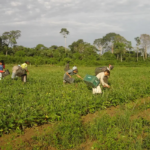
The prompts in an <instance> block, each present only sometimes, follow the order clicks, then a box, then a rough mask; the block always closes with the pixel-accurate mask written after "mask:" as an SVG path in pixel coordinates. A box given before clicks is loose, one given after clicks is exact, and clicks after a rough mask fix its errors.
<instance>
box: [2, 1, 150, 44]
mask: <svg viewBox="0 0 150 150" xmlns="http://www.w3.org/2000/svg"><path fill="white" fill-rule="evenodd" d="M61 28H67V29H68V31H69V32H70V34H69V35H68V36H67V45H70V44H71V43H72V42H74V41H77V40H78V39H83V40H84V41H85V42H89V43H91V44H93V41H94V40H95V39H97V38H101V37H103V36H104V35H106V34H107V33H110V32H115V33H118V34H120V35H122V36H124V37H125V38H126V39H127V40H129V41H132V43H133V46H134V45H135V42H134V38H135V37H137V36H140V35H141V34H144V33H146V34H150V1H149V0H0V35H2V34H3V33H4V32H5V31H11V30H20V31H21V37H20V38H19V39H18V40H17V43H18V45H23V46H26V47H35V46H36V45H37V44H44V45H45V46H47V47H50V46H51V45H58V46H61V45H62V46H64V39H63V36H62V35H61V34H60V33H59V32H60V30H61Z"/></svg>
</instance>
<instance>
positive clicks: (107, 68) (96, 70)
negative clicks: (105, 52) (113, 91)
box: [95, 65, 114, 84]
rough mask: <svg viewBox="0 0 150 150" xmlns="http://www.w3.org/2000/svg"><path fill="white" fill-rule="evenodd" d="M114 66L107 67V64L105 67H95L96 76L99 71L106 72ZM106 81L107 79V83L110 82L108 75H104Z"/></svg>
mask: <svg viewBox="0 0 150 150" xmlns="http://www.w3.org/2000/svg"><path fill="white" fill-rule="evenodd" d="M113 68H114V66H112V65H109V67H107V66H104V67H97V68H96V69H95V76H96V75H98V74H99V73H101V72H104V71H106V70H109V71H110V70H112V69H113ZM104 81H105V83H107V84H108V76H104Z"/></svg>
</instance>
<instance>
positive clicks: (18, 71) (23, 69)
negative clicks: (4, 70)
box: [11, 61, 29, 82]
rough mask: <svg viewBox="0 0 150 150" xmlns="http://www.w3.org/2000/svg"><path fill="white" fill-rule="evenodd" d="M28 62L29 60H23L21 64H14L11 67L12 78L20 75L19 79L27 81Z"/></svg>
mask: <svg viewBox="0 0 150 150" xmlns="http://www.w3.org/2000/svg"><path fill="white" fill-rule="evenodd" d="M28 64H29V61H25V63H23V64H22V65H21V66H14V67H13V68H12V76H11V78H12V79H15V78H16V77H17V76H19V77H21V80H22V81H23V82H27V73H28V74H29V71H28V69H27V66H28Z"/></svg>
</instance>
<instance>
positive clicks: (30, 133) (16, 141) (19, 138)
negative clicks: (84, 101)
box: [0, 97, 150, 150]
mask: <svg viewBox="0 0 150 150" xmlns="http://www.w3.org/2000/svg"><path fill="white" fill-rule="evenodd" d="M148 102H150V97H148V98H142V99H139V100H137V101H135V102H131V103H128V104H125V105H123V106H116V107H110V108H107V109H105V110H101V111H97V112H95V113H93V114H87V115H86V116H82V117H81V119H82V121H83V124H86V123H88V122H91V121H93V120H94V119H95V118H100V117H102V116H103V115H105V114H108V115H110V116H111V117H113V116H115V115H120V114H122V113H124V111H125V109H126V108H130V109H131V110H136V108H138V106H140V105H141V104H145V103H148ZM139 117H143V118H145V119H147V120H150V109H147V110H144V111H140V112H137V113H135V114H133V115H132V116H131V119H137V118H139ZM54 127H55V123H53V124H45V125H41V126H37V127H33V128H27V129H25V131H24V133H23V134H22V135H19V134H17V133H11V134H4V135H3V136H2V137H0V150H1V149H5V146H8V145H9V144H11V145H13V149H20V150H22V149H26V150H30V149H32V148H31V146H30V144H31V143H32V142H33V140H32V137H34V136H37V137H38V136H41V135H45V134H46V133H47V132H51V131H52V130H53V128H54ZM93 143H94V142H93V141H90V140H87V141H86V142H85V143H83V144H81V145H80V146H79V147H78V148H75V149H73V150H91V147H92V145H93ZM21 145H22V147H21V148H20V146H21ZM23 145H24V146H23ZM27 147H28V148H27ZM48 149H49V150H56V149H55V148H52V147H48Z"/></svg>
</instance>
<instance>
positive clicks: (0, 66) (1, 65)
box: [0, 61, 4, 80]
mask: <svg viewBox="0 0 150 150" xmlns="http://www.w3.org/2000/svg"><path fill="white" fill-rule="evenodd" d="M3 69H4V68H3V64H2V61H0V80H1V79H2V73H4V71H3Z"/></svg>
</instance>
